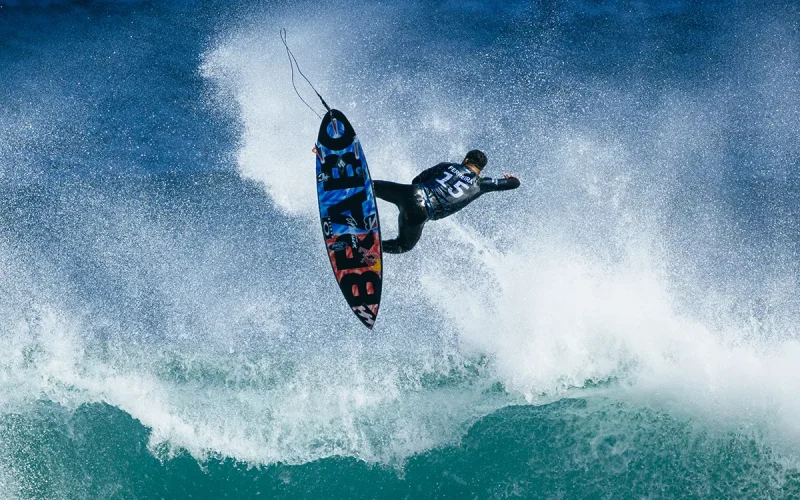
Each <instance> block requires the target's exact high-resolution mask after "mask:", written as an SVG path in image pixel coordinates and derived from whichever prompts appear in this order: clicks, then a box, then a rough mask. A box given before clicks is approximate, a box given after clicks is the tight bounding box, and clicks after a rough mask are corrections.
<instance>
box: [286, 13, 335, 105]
mask: <svg viewBox="0 0 800 500" xmlns="http://www.w3.org/2000/svg"><path fill="white" fill-rule="evenodd" d="M280 36H281V41H282V42H283V46H284V47H286V55H287V56H288V57H289V66H290V67H291V68H292V87H293V88H294V93H295V94H297V97H299V98H300V100H301V101H303V104H305V105H306V107H308V109H310V110H311V111H312V112H313V113H314V114H315V115H317V118H319V119H320V120H321V119H322V117H321V116H320V115H319V113H317V111H316V110H315V109H314V108H313V107H311V105H310V104H308V102H306V100H305V99H303V96H301V95H300V92H298V91H297V86H296V85H295V82H294V67H295V66H297V72H298V73H300V76H302V77H303V78H304V79H305V81H306V82H308V84H309V85H310V86H311V89H312V90H313V91H314V93H315V94H317V97H319V100H320V101H321V102H322V105H323V106H325V109H326V110H327V111H328V112H330V110H331V108H330V106H328V103H326V102H325V99H323V98H322V96H321V95H320V94H319V92H317V89H316V87H314V84H313V83H311V80H309V79H308V78H307V77H306V75H304V74H303V72H302V71H301V70H300V64H298V62H297V58H296V57H295V56H294V53H292V49H290V48H289V44H288V42H287V41H286V38H287V36H286V28H281V31H280Z"/></svg>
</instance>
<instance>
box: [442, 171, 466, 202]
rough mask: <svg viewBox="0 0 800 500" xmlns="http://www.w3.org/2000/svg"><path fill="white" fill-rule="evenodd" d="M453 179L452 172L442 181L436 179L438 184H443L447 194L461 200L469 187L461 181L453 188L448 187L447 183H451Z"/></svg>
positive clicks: (445, 175)
mask: <svg viewBox="0 0 800 500" xmlns="http://www.w3.org/2000/svg"><path fill="white" fill-rule="evenodd" d="M452 178H453V174H451V173H450V172H445V173H444V177H442V178H441V179H436V182H438V183H439V184H441V185H442V187H444V188H447V192H448V193H450V196H452V197H453V198H461V196H462V195H463V194H464V189H465V188H468V187H469V186H467V185H466V184H464V183H463V182H461V181H458V182H456V183H455V184H453V185H452V186H448V185H447V181H449V180H450V179H452Z"/></svg>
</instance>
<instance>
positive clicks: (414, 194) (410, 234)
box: [372, 181, 428, 253]
mask: <svg viewBox="0 0 800 500" xmlns="http://www.w3.org/2000/svg"><path fill="white" fill-rule="evenodd" d="M372 185H373V186H374V188H375V196H377V197H378V198H380V199H382V200H386V201H388V202H389V203H393V204H395V205H397V208H398V209H399V210H400V215H399V216H398V218H397V221H398V225H399V227H400V231H399V234H398V235H397V238H395V239H393V240H383V251H384V252H386V253H404V252H408V251H409V250H411V249H412V248H414V245H416V244H417V242H418V241H419V239H420V237H421V236H422V229H423V228H424V227H425V223H426V222H427V221H428V209H427V208H426V206H425V199H424V196H425V195H424V193H423V192H421V189H420V188H419V187H417V186H413V185H411V184H398V183H396V182H388V181H373V183H372Z"/></svg>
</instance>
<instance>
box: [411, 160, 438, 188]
mask: <svg viewBox="0 0 800 500" xmlns="http://www.w3.org/2000/svg"><path fill="white" fill-rule="evenodd" d="M441 165H442V164H441V163H440V164H438V165H434V166H433V167H431V168H429V169H427V170H423V171H422V172H421V173H420V174H419V175H418V176H416V177H414V179H413V180H412V181H411V184H422V183H423V182H427V181H429V180H431V179H432V178H434V177H436V176H437V175H439V174H441V173H442V168H441Z"/></svg>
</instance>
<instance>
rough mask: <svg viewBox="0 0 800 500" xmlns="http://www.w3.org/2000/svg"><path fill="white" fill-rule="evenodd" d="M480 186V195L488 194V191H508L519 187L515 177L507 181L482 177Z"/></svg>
mask: <svg viewBox="0 0 800 500" xmlns="http://www.w3.org/2000/svg"><path fill="white" fill-rule="evenodd" d="M480 186H481V192H482V193H488V192H489V191H508V190H509V189H517V188H518V187H519V179H517V178H516V177H509V178H508V179H506V178H503V179H492V178H489V177H483V178H482V179H481V182H480Z"/></svg>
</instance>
